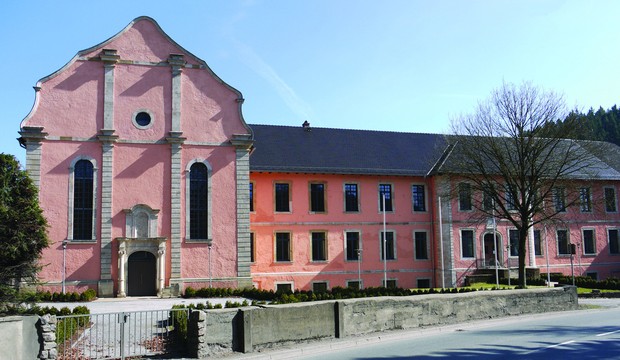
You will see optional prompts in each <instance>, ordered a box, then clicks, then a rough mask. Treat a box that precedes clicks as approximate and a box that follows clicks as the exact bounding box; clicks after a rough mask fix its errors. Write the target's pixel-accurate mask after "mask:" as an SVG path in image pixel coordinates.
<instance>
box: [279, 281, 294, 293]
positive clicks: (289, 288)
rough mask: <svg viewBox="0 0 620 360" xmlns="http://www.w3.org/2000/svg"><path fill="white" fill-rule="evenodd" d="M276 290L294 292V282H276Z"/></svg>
mask: <svg viewBox="0 0 620 360" xmlns="http://www.w3.org/2000/svg"><path fill="white" fill-rule="evenodd" d="M276 292H279V293H292V292H293V284H292V283H276Z"/></svg>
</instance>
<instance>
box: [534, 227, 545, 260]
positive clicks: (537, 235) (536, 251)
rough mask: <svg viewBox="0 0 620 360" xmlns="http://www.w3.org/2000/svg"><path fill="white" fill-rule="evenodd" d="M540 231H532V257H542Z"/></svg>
mask: <svg viewBox="0 0 620 360" xmlns="http://www.w3.org/2000/svg"><path fill="white" fill-rule="evenodd" d="M542 254H543V253H542V244H541V239H540V230H534V255H542Z"/></svg>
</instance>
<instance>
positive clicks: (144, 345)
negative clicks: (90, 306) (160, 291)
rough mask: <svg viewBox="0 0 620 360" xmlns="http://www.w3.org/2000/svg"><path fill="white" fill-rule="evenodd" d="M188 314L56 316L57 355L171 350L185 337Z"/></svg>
mask: <svg viewBox="0 0 620 360" xmlns="http://www.w3.org/2000/svg"><path fill="white" fill-rule="evenodd" d="M188 316H189V310H188V309H171V310H149V311H127V312H118V313H107V314H88V315H66V316H58V317H57V319H58V322H57V325H56V343H57V344H58V359H65V360H67V359H80V360H81V359H125V358H126V357H133V356H150V355H156V354H166V353H172V352H174V351H175V350H176V349H177V348H178V345H179V344H181V343H183V342H184V341H185V339H186V336H187V319H188Z"/></svg>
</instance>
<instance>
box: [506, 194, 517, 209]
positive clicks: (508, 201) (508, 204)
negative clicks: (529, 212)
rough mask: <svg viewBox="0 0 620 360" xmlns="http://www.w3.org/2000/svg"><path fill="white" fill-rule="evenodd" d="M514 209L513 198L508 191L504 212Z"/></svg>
mask: <svg viewBox="0 0 620 360" xmlns="http://www.w3.org/2000/svg"><path fill="white" fill-rule="evenodd" d="M516 209H517V207H516V206H515V198H514V197H513V196H512V193H511V192H510V191H506V210H508V211H511V210H516Z"/></svg>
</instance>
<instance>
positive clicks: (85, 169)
mask: <svg viewBox="0 0 620 360" xmlns="http://www.w3.org/2000/svg"><path fill="white" fill-rule="evenodd" d="M73 171H74V172H73V239H74V240H93V212H94V201H93V199H94V196H93V193H94V167H93V164H92V163H91V162H90V161H88V160H79V161H78V162H76V163H75V167H74V170H73Z"/></svg>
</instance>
